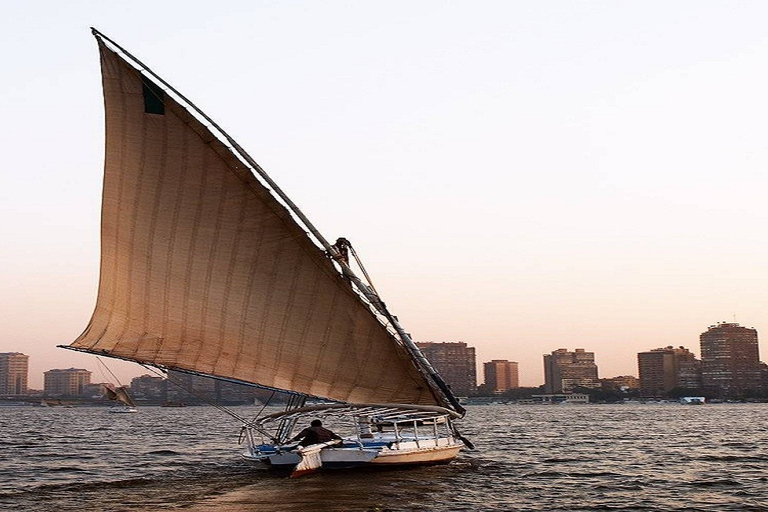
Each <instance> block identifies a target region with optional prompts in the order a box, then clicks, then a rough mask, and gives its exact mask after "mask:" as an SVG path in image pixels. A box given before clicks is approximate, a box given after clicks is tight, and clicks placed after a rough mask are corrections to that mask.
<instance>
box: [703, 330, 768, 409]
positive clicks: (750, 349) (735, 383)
mask: <svg viewBox="0 0 768 512" xmlns="http://www.w3.org/2000/svg"><path fill="white" fill-rule="evenodd" d="M699 340H700V342H701V383H702V386H704V388H706V389H708V390H712V391H716V392H719V393H721V394H722V396H725V397H740V396H743V395H744V394H745V393H746V392H748V391H758V390H760V388H761V381H760V350H759V348H758V345H757V331H756V330H755V329H749V328H747V327H742V326H740V325H739V324H737V323H726V322H723V323H720V324H717V325H711V326H709V329H707V332H703V333H701V336H699Z"/></svg>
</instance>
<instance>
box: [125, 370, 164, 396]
mask: <svg viewBox="0 0 768 512" xmlns="http://www.w3.org/2000/svg"><path fill="white" fill-rule="evenodd" d="M166 384H167V382H166V380H165V379H164V378H162V377H154V376H152V375H141V376H139V377H134V378H133V379H132V380H131V396H132V397H133V398H139V399H147V400H165V399H166Z"/></svg>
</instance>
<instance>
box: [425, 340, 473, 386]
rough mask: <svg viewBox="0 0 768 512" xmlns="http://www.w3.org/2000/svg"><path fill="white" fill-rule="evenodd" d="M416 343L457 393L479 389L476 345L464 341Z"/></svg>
mask: <svg viewBox="0 0 768 512" xmlns="http://www.w3.org/2000/svg"><path fill="white" fill-rule="evenodd" d="M416 345H417V346H418V347H419V349H420V350H421V352H422V353H423V354H424V356H425V357H426V358H427V360H428V361H429V362H430V363H431V364H432V366H434V367H435V369H436V370H437V371H438V372H439V373H440V376H441V377H442V378H443V380H444V381H445V383H446V384H448V386H450V387H451V391H453V393H454V394H455V395H458V396H466V395H470V394H472V393H474V391H475V390H476V389H477V370H476V368H475V364H476V358H475V347H468V346H467V344H466V343H463V342H445V343H436V342H420V343H416Z"/></svg>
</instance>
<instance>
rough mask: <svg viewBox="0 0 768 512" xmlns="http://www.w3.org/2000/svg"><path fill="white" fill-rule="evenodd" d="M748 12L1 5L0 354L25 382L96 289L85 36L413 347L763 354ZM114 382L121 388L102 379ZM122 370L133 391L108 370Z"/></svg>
mask: <svg viewBox="0 0 768 512" xmlns="http://www.w3.org/2000/svg"><path fill="white" fill-rule="evenodd" d="M767 19H768V3H766V2H760V1H752V2H750V1H739V2H734V1H719V2H708V1H701V0H695V1H676V2H670V1H636V2H629V1H624V2H622V1H603V2H599V1H594V2H573V1H570V0H569V1H559V2H558V1H548V2H538V1H533V0H531V1H526V2H514V1H498V2H470V1H461V2H450V1H434V2H431V1H419V2H413V1H387V2H366V1H333V2H332V1H328V2H320V1H315V2H300V1H285V2H276V1H240V2H237V1H226V0H221V1H218V2H209V1H206V2H201V1H191V0H187V1H183V2H181V1H179V2H172V1H166V2H157V1H156V0H153V1H135V0H134V1H130V2H128V1H124V2H119V1H112V2H104V1H103V0H92V1H85V0H81V1H76V2H61V1H37V2H4V3H3V4H2V8H1V11H0V62H2V76H3V80H2V81H0V114H1V115H2V124H0V140H1V141H2V143H1V144H2V146H1V147H2V154H3V158H2V163H1V164H0V352H7V351H19V352H24V353H26V354H28V355H30V381H31V382H30V385H31V386H33V387H41V386H42V372H43V371H45V370H47V369H50V368H68V367H70V366H75V367H84V368H88V369H91V370H93V371H94V380H97V381H102V380H105V378H104V377H103V376H102V375H101V374H100V373H99V371H98V369H97V364H96V362H95V360H94V358H93V357H92V356H87V355H81V354H76V353H73V352H70V351H65V350H62V349H56V348H54V347H55V345H57V344H68V343H70V342H71V341H72V340H73V339H74V338H75V337H77V335H78V334H80V332H81V331H82V330H83V329H84V328H85V326H86V324H87V323H88V320H89V318H90V314H91V311H92V308H93V305H94V302H95V296H96V287H97V281H98V260H99V238H98V236H99V210H100V202H101V197H100V194H101V174H102V166H103V144H104V142H103V136H104V135H103V124H104V121H103V113H102V96H101V83H100V71H99V61H98V55H97V48H96V44H95V41H94V40H93V38H92V36H91V35H90V31H89V29H88V27H89V26H95V27H97V28H98V29H99V30H101V31H102V32H104V33H105V34H107V35H108V36H110V37H111V38H113V39H115V40H116V41H117V42H118V43H120V44H121V45H123V46H124V47H125V48H127V49H128V50H129V51H130V52H131V53H133V54H134V55H136V56H137V57H138V58H140V59H141V60H143V61H144V62H145V63H146V64H147V65H149V66H150V67H151V68H153V69H154V70H155V71H156V72H158V73H159V74H160V75H161V76H162V77H164V78H165V79H166V80H167V81H168V82H169V83H171V84H172V85H174V86H175V87H177V88H178V89H179V90H180V91H182V93H184V94H185V95H186V96H187V97H188V98H189V99H191V100H192V101H193V102H195V103H196V104H197V105H198V106H199V107H201V108H202V109H203V110H204V111H205V112H206V113H208V114H209V115H210V116H211V117H213V118H214V119H216V121H217V122H218V123H219V124H220V125H221V126H222V127H223V128H224V129H225V130H227V131H228V132H229V133H230V134H231V135H232V136H233V137H234V138H235V139H236V140H238V142H239V143H240V144H241V145H242V146H243V147H245V148H246V149H247V150H248V152H249V153H250V154H251V155H252V156H253V157H254V158H256V160H257V161H258V162H259V163H260V164H261V165H262V166H263V167H264V168H265V169H266V170H267V171H268V172H269V173H270V174H271V175H272V177H273V178H274V179H275V180H276V181H277V182H278V183H279V184H280V185H281V186H282V188H283V189H284V190H285V191H286V192H287V193H288V194H289V195H290V196H291V197H292V199H293V200H294V201H295V202H296V203H297V204H298V205H299V206H300V207H301V208H302V209H303V210H304V212H305V213H306V214H307V215H308V216H309V217H310V219H312V221H313V222H314V223H315V225H316V226H317V227H318V228H319V229H320V230H321V231H322V232H323V233H324V235H325V236H326V238H328V239H332V240H335V239H336V238H337V237H339V236H345V237H346V238H348V239H350V240H351V241H352V243H353V244H354V245H355V247H356V248H357V250H358V252H359V254H360V255H361V256H362V258H363V259H364V261H365V263H366V267H367V269H368V270H369V272H370V273H371V274H372V277H373V280H374V283H375V284H376V287H377V289H378V290H379V291H380V292H381V293H382V295H383V297H384V299H385V300H386V302H387V304H388V305H389V306H390V308H391V309H392V311H393V312H394V313H395V314H396V315H398V317H399V318H400V320H401V322H402V323H403V325H404V326H405V328H406V329H407V330H409V331H410V332H411V333H412V334H413V336H414V338H415V339H416V340H417V341H465V342H467V343H469V344H470V345H473V346H475V347H476V349H477V354H478V362H483V361H488V360H490V359H509V360H514V361H519V363H520V372H521V379H522V384H524V385H538V384H541V383H542V382H543V380H544V378H543V370H542V357H541V356H542V354H544V353H548V352H550V351H552V350H554V349H557V348H569V349H574V348H576V347H580V348H585V349H586V350H588V351H593V352H595V354H596V359H597V363H598V366H599V369H600V376H601V377H612V376H616V375H623V374H634V375H636V374H637V365H636V353H637V352H638V351H642V350H648V349H651V348H657V347H661V346H666V345H684V346H686V347H688V348H690V349H691V350H692V351H694V352H695V353H696V354H699V343H698V336H699V334H700V333H701V332H702V331H704V330H706V328H707V326H709V325H711V324H714V323H716V322H718V321H723V320H726V321H733V320H734V319H735V320H736V321H738V322H740V323H741V324H742V325H745V326H747V327H755V328H757V329H758V332H759V333H760V334H761V335H762V337H763V342H762V354H763V359H768V344H767V343H768V341H766V340H768V317H766V311H767V309H766V306H768V283H767V282H766V281H767V280H768V233H767V232H766V229H765V225H766V221H767V220H768V204H767V203H766V200H765V198H766V195H767V194H768V175H767V174H766V170H767V169H768V146H767V145H766V141H768V122H767V121H766V120H768V30H767V29H766V20H767ZM110 368H112V369H113V371H115V372H116V373H118V375H119V376H120V377H121V378H122V379H125V380H129V379H130V377H132V376H136V375H139V374H142V373H146V370H144V369H143V368H141V367H139V366H137V365H132V364H129V363H115V364H114V365H112V364H110ZM126 383H127V382H126Z"/></svg>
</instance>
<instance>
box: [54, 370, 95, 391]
mask: <svg viewBox="0 0 768 512" xmlns="http://www.w3.org/2000/svg"><path fill="white" fill-rule="evenodd" d="M43 382H44V391H45V394H46V395H49V396H82V395H83V392H84V391H85V389H86V388H87V387H88V385H89V384H90V383H91V372H89V371H88V370H83V369H81V368H68V369H66V370H48V371H47V372H45V373H43Z"/></svg>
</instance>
